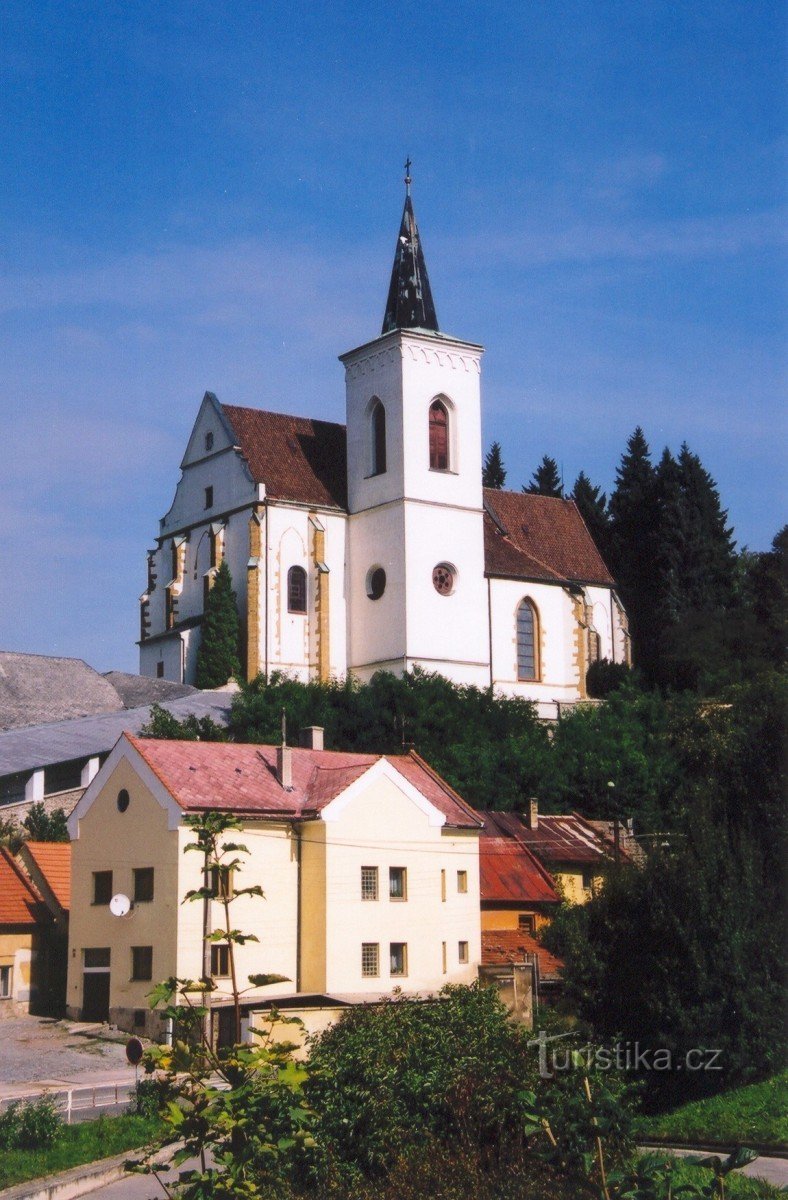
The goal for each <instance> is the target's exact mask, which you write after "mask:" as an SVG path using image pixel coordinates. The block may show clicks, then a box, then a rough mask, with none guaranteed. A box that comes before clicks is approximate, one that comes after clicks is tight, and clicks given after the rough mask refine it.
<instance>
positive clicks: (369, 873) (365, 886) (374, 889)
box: [361, 867, 378, 900]
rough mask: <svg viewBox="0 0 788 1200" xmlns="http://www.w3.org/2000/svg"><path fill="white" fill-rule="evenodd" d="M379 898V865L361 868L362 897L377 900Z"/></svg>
mask: <svg viewBox="0 0 788 1200" xmlns="http://www.w3.org/2000/svg"><path fill="white" fill-rule="evenodd" d="M377 898H378V869H377V867H362V868H361V899H362V900H377Z"/></svg>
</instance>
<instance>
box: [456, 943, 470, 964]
mask: <svg viewBox="0 0 788 1200" xmlns="http://www.w3.org/2000/svg"><path fill="white" fill-rule="evenodd" d="M457 957H458V958H459V960H460V962H461V963H467V961H468V943H467V942H458V943H457Z"/></svg>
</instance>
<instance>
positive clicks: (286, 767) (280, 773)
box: [276, 743, 293, 792]
mask: <svg viewBox="0 0 788 1200" xmlns="http://www.w3.org/2000/svg"><path fill="white" fill-rule="evenodd" d="M276 778H277V779H278V780H279V782H280V783H281V785H282V787H283V788H284V789H285V790H286V791H288V792H291V791H292V790H293V751H292V750H291V749H290V747H289V746H285V745H284V743H282V745H281V746H277V747H276Z"/></svg>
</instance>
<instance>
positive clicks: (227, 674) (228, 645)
mask: <svg viewBox="0 0 788 1200" xmlns="http://www.w3.org/2000/svg"><path fill="white" fill-rule="evenodd" d="M239 631H240V626H239V621H238V604H237V601H236V598H235V592H234V591H233V581H232V578H231V576H230V568H229V567H228V566H227V563H226V562H222V563H221V565H220V566H219V569H218V571H217V572H216V577H215V579H214V581H213V587H212V588H211V590H210V591H209V593H208V599H207V600H206V603H205V612H204V613H203V619H202V638H201V641H200V649H199V651H198V653H197V672H196V677H195V682H196V684H197V687H199V688H216V687H222V686H223V685H224V684H225V683H227V681H228V679H231V678H232V677H233V676H234V675H240V673H241V664H240V661H239V656H238V641H239Z"/></svg>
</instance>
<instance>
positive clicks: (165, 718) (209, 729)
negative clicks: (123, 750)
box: [140, 704, 227, 742]
mask: <svg viewBox="0 0 788 1200" xmlns="http://www.w3.org/2000/svg"><path fill="white" fill-rule="evenodd" d="M140 737H144V738H164V739H165V740H166V741H170V742H226V741H227V732H226V730H224V729H222V727H221V726H220V725H217V724H216V722H215V721H213V720H212V719H211V718H210V717H197V716H195V715H194V713H189V715H188V716H187V717H184V719H183V720H182V721H179V720H178V718H177V717H174V716H173V715H172V713H171V712H168V711H167V709H166V708H162V706H161V705H160V704H152V705H151V709H150V716H149V718H148V720H147V721H146V723H145V724H144V725H143V726H142V728H141V729H140Z"/></svg>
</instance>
